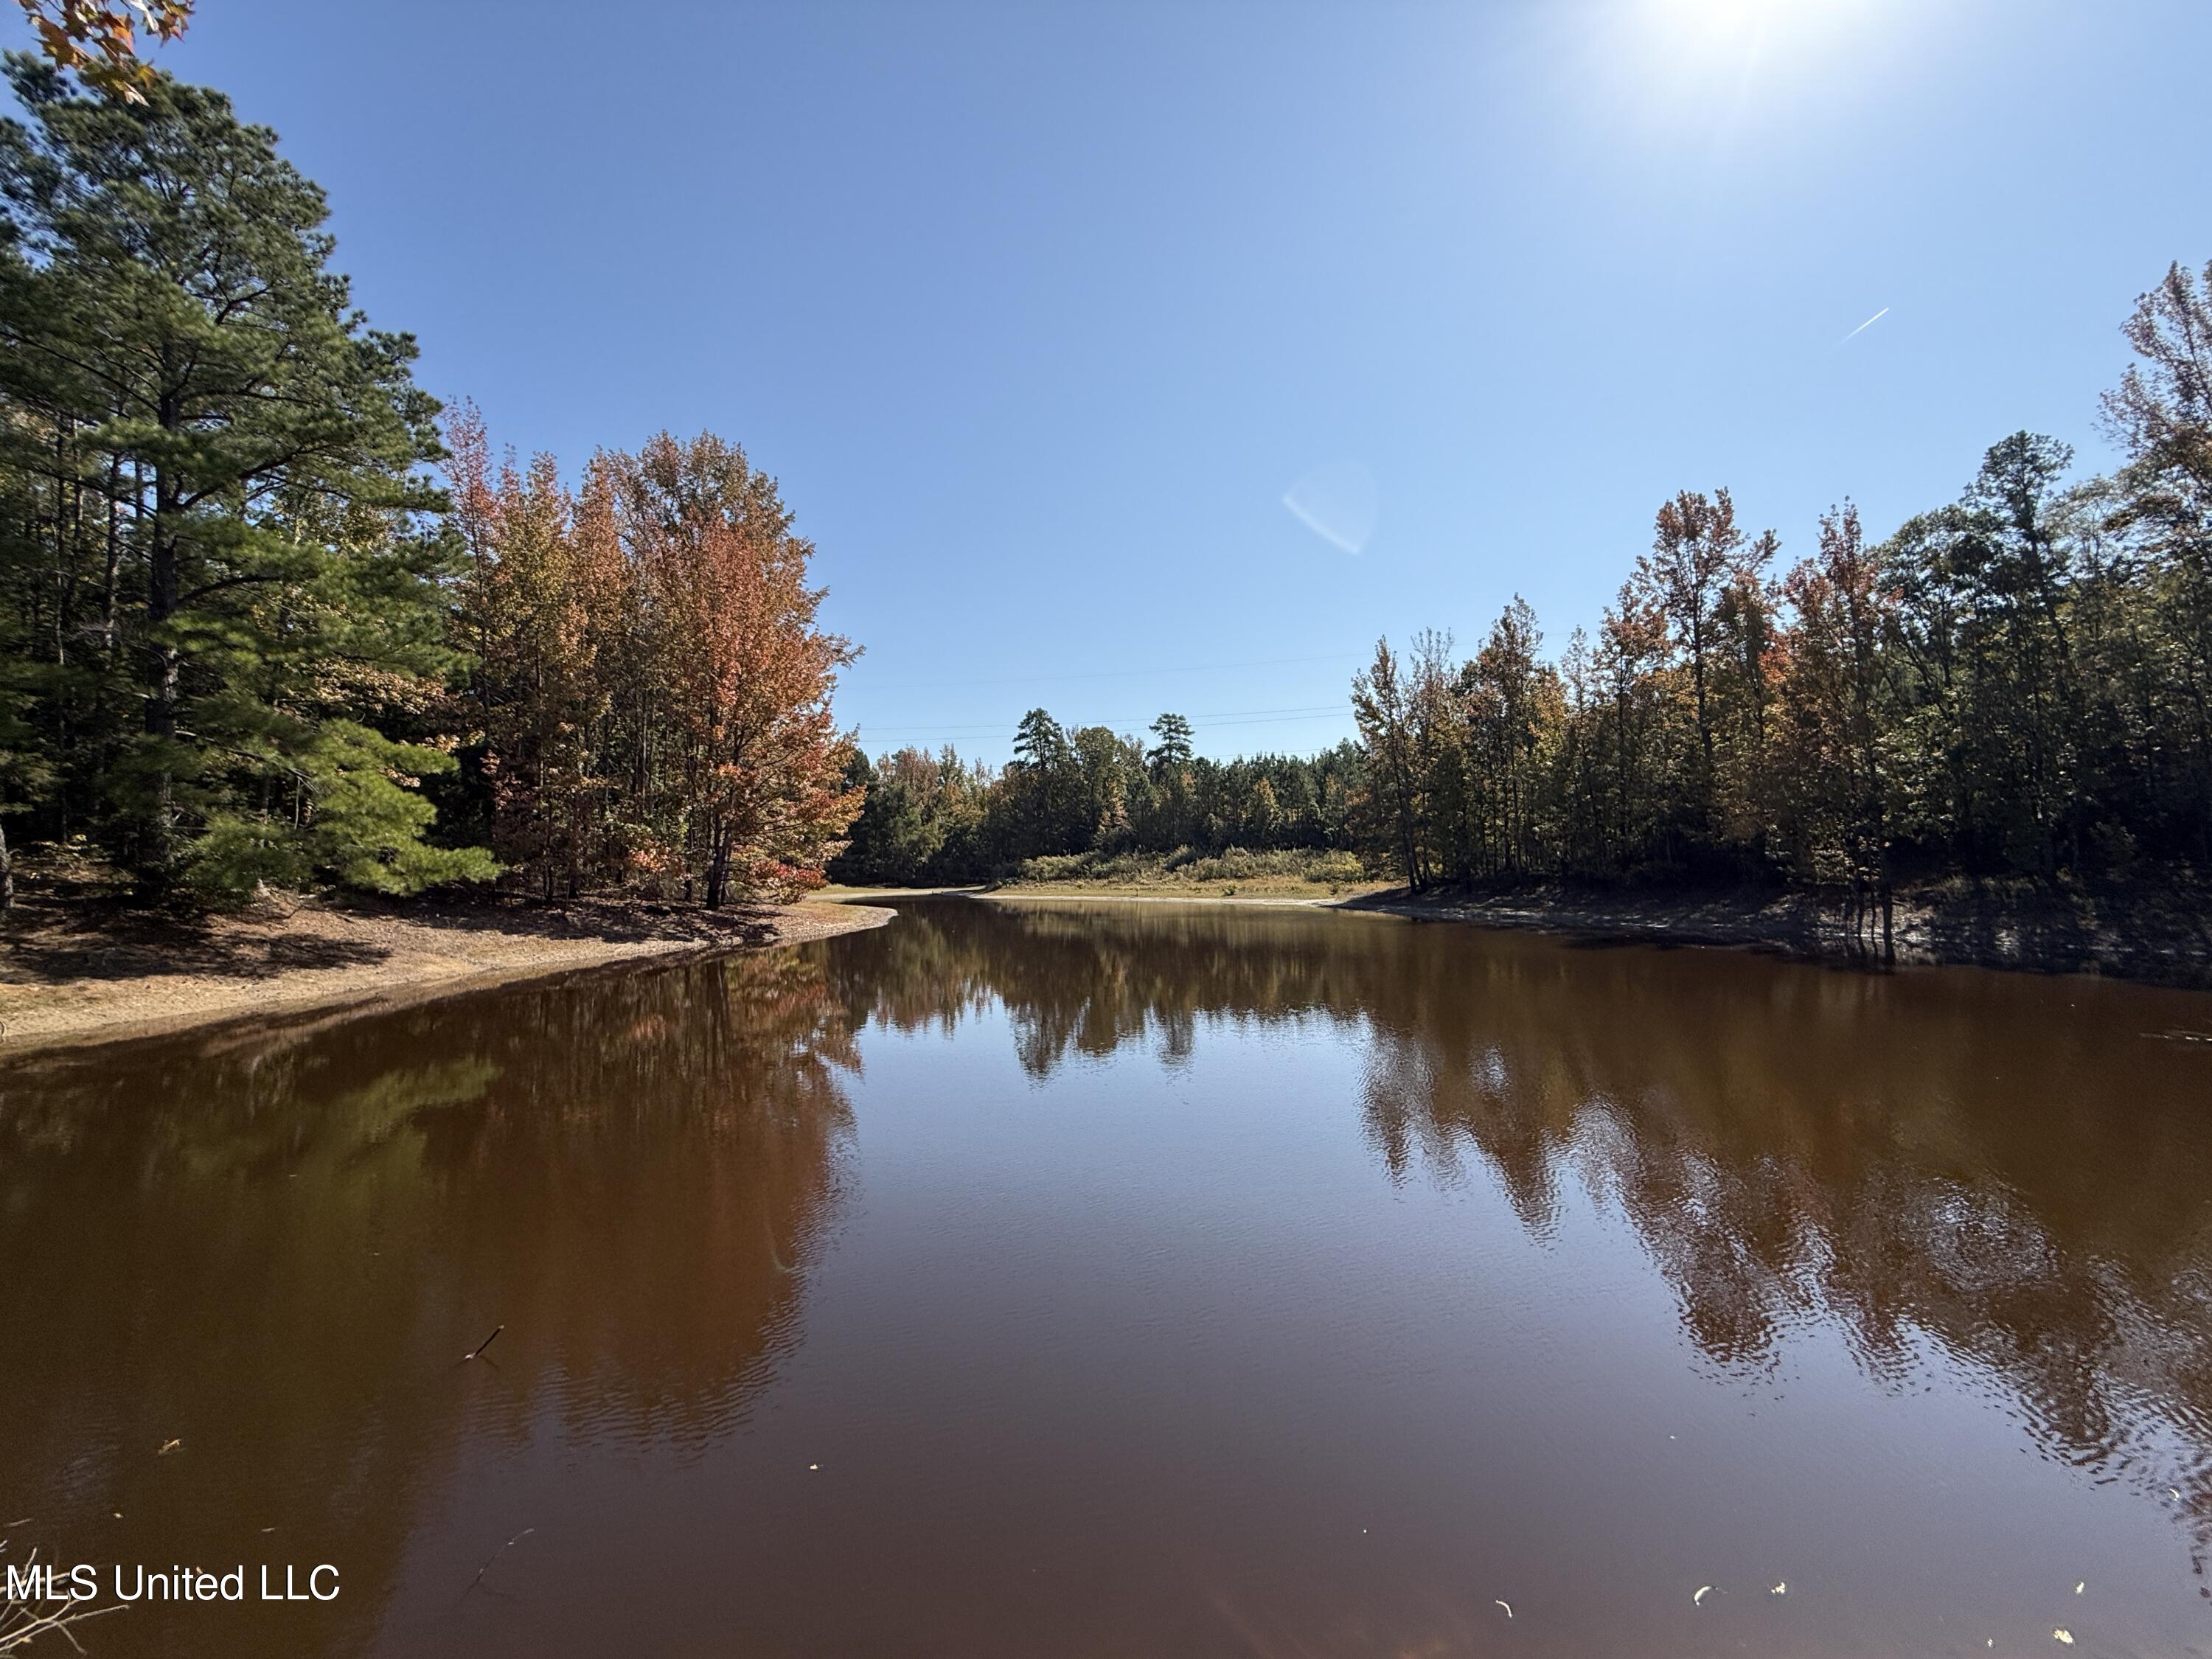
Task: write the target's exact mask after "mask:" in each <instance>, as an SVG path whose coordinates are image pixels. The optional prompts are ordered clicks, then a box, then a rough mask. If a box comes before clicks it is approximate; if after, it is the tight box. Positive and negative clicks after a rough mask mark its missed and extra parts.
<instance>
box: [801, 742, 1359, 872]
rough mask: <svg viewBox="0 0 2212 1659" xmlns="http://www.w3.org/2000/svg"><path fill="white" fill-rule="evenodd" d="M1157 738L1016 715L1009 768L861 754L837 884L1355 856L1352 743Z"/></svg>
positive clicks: (947, 751) (908, 752) (939, 756)
mask: <svg viewBox="0 0 2212 1659" xmlns="http://www.w3.org/2000/svg"><path fill="white" fill-rule="evenodd" d="M1150 735H1151V738H1152V741H1151V742H1150V743H1149V744H1147V743H1145V742H1143V741H1140V740H1139V739H1138V738H1134V737H1129V736H1124V735H1121V734H1119V733H1116V732H1114V731H1113V730H1112V729H1110V728H1109V727H1107V726H1078V727H1073V728H1069V727H1066V726H1062V725H1061V724H1060V722H1059V721H1057V720H1054V718H1053V717H1052V716H1051V715H1050V714H1048V713H1047V712H1046V711H1045V710H1043V709H1042V708H1032V709H1031V710H1030V712H1029V713H1028V714H1025V715H1024V716H1023V718H1022V723H1021V726H1020V728H1019V730H1018V732H1017V734H1016V736H1015V739H1014V758H1013V760H1012V762H1011V763H1009V764H1007V765H1006V766H1004V767H999V768H994V767H990V766H987V765H985V764H983V763H981V762H975V761H963V760H962V759H961V758H960V756H959V754H958V752H957V750H954V749H953V748H951V746H950V745H947V746H946V747H945V748H944V749H942V750H939V751H938V752H937V753H935V754H931V753H929V752H928V751H927V750H921V749H917V748H911V747H909V748H905V749H901V750H897V751H896V753H891V754H886V755H884V756H882V757H879V758H878V759H877V760H875V761H873V762H870V761H869V760H868V759H867V758H866V757H865V756H863V755H860V754H858V753H855V755H854V758H853V762H852V764H851V769H850V770H849V771H848V774H847V777H848V781H849V782H850V783H851V784H852V785H853V786H854V787H855V788H857V789H862V790H865V791H866V804H865V805H863V806H862V808H861V811H860V817H859V818H858V819H857V820H856V821H855V822H854V825H853V828H852V831H851V844H850V846H849V847H848V848H847V850H846V851H845V852H844V853H843V854H841V855H840V856H839V858H838V859H837V860H836V863H835V864H833V865H832V866H830V873H831V874H832V875H834V876H836V878H838V879H840V880H843V881H854V882H872V883H880V884H908V883H931V882H957V881H975V880H981V879H985V878H991V877H994V876H999V875H1003V874H1005V873H1006V872H1010V871H1012V870H1013V869H1015V868H1016V867H1018V866H1019V865H1020V864H1021V863H1022V862H1023V861H1024V860H1029V859H1035V858H1046V857H1055V856H1064V855H1068V854H1083V853H1100V854H1119V853H1150V854H1160V855H1163V856H1170V855H1174V854H1183V853H1189V854H1204V853H1219V852H1222V851H1225V850H1226V849H1228V848H1232V847H1242V848H1246V849H1248V850H1258V849H1276V848H1313V849H1322V848H1339V849H1349V848H1355V847H1357V846H1358V845H1359V844H1360V842H1361V841H1362V832H1361V830H1360V829H1359V827H1358V823H1357V822H1356V819H1357V816H1358V812H1359V811H1360V810H1361V805H1360V803H1361V802H1362V801H1363V800H1364V796H1365V782H1364V778H1365V773H1364V759H1363V757H1362V756H1361V754H1360V751H1359V750H1358V747H1357V746H1356V745H1354V744H1350V743H1344V744H1338V745H1337V746H1336V747H1335V748H1334V749H1329V750H1323V751H1322V753H1320V754H1318V755H1313V756H1310V757H1300V756H1294V755H1259V756H1250V757H1243V758H1240V759H1236V760H1226V761H1223V760H1212V759H1208V758H1206V757H1204V756H1201V755H1199V754H1197V753H1195V752H1194V749H1193V744H1194V732H1193V731H1192V728H1191V724H1190V721H1189V720H1187V719H1186V718H1184V717H1183V716H1182V715H1181V714H1162V715H1161V716H1160V717H1159V718H1158V720H1155V721H1153V722H1152V729H1151V733H1150Z"/></svg>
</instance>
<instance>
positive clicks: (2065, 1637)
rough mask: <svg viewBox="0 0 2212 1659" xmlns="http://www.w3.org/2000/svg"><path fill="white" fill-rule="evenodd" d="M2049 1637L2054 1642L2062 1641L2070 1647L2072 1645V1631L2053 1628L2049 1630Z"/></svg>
mask: <svg viewBox="0 0 2212 1659" xmlns="http://www.w3.org/2000/svg"><path fill="white" fill-rule="evenodd" d="M2051 1640H2052V1641H2054V1642H2063V1643H2064V1644H2066V1645H2067V1646H2068V1647H2069V1648H2070V1647H2072V1646H2073V1645H2074V1632H2072V1631H2070V1630H2055V1631H2053V1632H2051Z"/></svg>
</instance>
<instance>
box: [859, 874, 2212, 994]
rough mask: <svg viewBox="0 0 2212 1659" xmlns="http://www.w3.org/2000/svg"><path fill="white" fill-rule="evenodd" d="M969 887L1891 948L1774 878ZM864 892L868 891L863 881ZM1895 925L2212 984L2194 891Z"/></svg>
mask: <svg viewBox="0 0 2212 1659" xmlns="http://www.w3.org/2000/svg"><path fill="white" fill-rule="evenodd" d="M961 891H963V892H965V893H967V894H968V895H969V896H974V897H978V898H982V899H987V900H991V901H994V902H1014V903H1022V902H1039V903H1042V902H1054V901H1058V902H1079V903H1121V904H1218V905H1243V906H1249V907H1251V908H1297V909H1320V910H1345V911H1359V912H1364V913H1367V914H1370V915H1391V916H1399V917H1402V918H1404V919H1406V920H1408V921H1452V922H1461V923H1464V924H1467V925H1468V926H1471V927H1508V928H1512V929H1515V930H1516V931H1521V932H1531V933H1555V934H1559V935H1561V936H1564V937H1572V938H1577V939H1588V940H1596V941H1617V942H1621V943H1633V944H1644V945H1704V946H1717V947H1723V948H1728V949H1734V950H1748V951H1767V952H1770V953H1773V954H1778V955H1783V956H1788V957H1796V958H1798V959H1802V960H1808V961H1825V962H1839V961H1841V962H1850V961H1858V962H1869V961H1870V960H1872V959H1874V958H1875V957H1876V956H1877V955H1878V940H1879V933H1875V934H1874V935H1873V936H1872V938H1871V939H1869V936H1868V935H1867V934H1865V933H1863V932H1860V931H1857V930H1855V928H1854V927H1853V925H1852V919H1851V916H1850V911H1849V908H1848V907H1847V906H1846V904H1845V903H1844V902H1843V901H1842V900H1840V899H1838V898H1835V897H1829V896H1822V895H1820V894H1817V893H1803V892H1790V891H1778V890H1774V889H1771V888H1745V889H1712V890H1697V889H1684V890H1668V889H1656V890H1644V891H1638V890H1620V891H1613V890H1602V889H1588V890H1585V889H1577V888H1572V887H1565V886H1560V885H1558V884H1543V885H1536V886H1530V887H1524V888H1516V889H1499V890H1493V891H1481V890H1445V891H1432V892H1429V893H1423V894H1414V893H1411V892H1409V891H1407V890H1406V889H1405V888H1403V887H1396V888H1389V889H1385V890H1380V891H1371V892H1366V893H1359V894H1347V895H1344V896H1305V895H1292V894H1260V893H1244V894H1235V893H1219V892H1212V893H1208V892H1191V893H1158V892H1152V893H1132V892H1128V891H1126V890H1124V891H1116V890H1114V889H1113V888H1112V887H1110V886H1108V885H1106V884H1100V885H1099V886H1097V887H1096V888H1091V889H1085V888H1084V887H1083V886H1082V885H1081V884H1076V883H1053V884H1041V885H1038V886H1035V887H1028V886H1009V887H999V888H993V889H985V890H977V889H972V888H971V889H965V890H961ZM853 896H854V897H864V896H865V894H864V893H861V892H860V891H857V890H854V892H853ZM1893 939H1894V944H1895V949H1896V957H1895V960H1896V963H1897V965H1899V966H1910V967H1964V968H1984V969H1994V970H1997V971H2001V972H2010V973H2037V974H2089V975H2099V976H2102V977H2106V978H2112V979H2126V980H2133V981H2142V982H2145V983H2149V984H2155V985H2165V986H2169V987H2179V988H2181V989H2186V990H2212V904H2208V903H2206V902H2203V900H2201V899H2200V898H2198V897H2197V896H2196V895H2193V894H2191V893H2186V892H2174V891H2172V890H2124V889H2123V890H2112V891H2102V892H2099V891H2090V890H2082V889H2077V888H2052V887H2037V888H2030V887H2027V886H2025V885H2010V886H2008V885H2004V884H1972V883H1965V882H1960V883H1948V884H1935V885H1929V886H1924V887H1916V888H1910V889H1903V890H1899V892H1898V893H1897V894H1896V895H1895V896H1894V901H1893ZM1870 945H1872V946H1873V947H1874V948H1871V949H1870V948H1869V947H1870Z"/></svg>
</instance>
